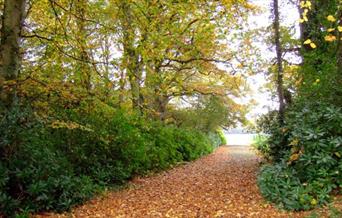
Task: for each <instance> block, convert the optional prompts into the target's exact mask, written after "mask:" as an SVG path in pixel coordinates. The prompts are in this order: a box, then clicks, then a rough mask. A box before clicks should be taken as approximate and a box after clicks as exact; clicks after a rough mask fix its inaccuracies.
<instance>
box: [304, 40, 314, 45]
mask: <svg viewBox="0 0 342 218" xmlns="http://www.w3.org/2000/svg"><path fill="white" fill-rule="evenodd" d="M311 42H312V41H311V39H307V40H306V41H305V42H304V45H308V44H310V43H311Z"/></svg>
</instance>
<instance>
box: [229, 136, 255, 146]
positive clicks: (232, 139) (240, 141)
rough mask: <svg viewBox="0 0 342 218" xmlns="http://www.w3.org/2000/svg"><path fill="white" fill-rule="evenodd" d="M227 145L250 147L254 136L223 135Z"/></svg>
mask: <svg viewBox="0 0 342 218" xmlns="http://www.w3.org/2000/svg"><path fill="white" fill-rule="evenodd" d="M225 136H226V139H227V144H228V145H250V144H251V143H252V142H253V138H254V136H256V134H225Z"/></svg>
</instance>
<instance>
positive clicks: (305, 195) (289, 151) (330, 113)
mask: <svg viewBox="0 0 342 218" xmlns="http://www.w3.org/2000/svg"><path fill="white" fill-rule="evenodd" d="M284 128H285V129H286V135H287V137H288V144H287V148H283V149H282V151H283V153H282V156H281V158H280V159H277V162H276V163H275V164H276V165H275V166H273V167H266V168H265V169H263V171H262V172H261V174H260V175H259V186H260V189H261V191H262V193H263V195H264V196H265V197H266V198H267V199H268V200H270V201H273V202H275V203H277V204H279V205H281V206H282V207H284V208H286V209H292V210H300V209H304V210H305V209H310V208H311V207H313V206H315V205H316V204H324V203H326V202H328V200H329V195H330V194H331V193H332V191H333V190H334V189H337V190H339V189H341V187H342V186H341V183H342V175H341V174H342V173H341V172H342V171H341V170H342V167H341V166H342V160H341V158H342V155H341V154H342V111H341V109H340V108H338V107H335V106H333V105H329V104H323V103H307V104H305V105H297V106H296V107H294V108H292V110H291V111H289V112H288V115H287V123H286V126H285V127H284ZM271 149H272V147H271ZM278 153H279V152H278ZM284 175H287V176H288V177H286V176H284ZM274 179H277V182H275V180H274ZM303 184H305V186H303ZM302 186H303V187H302ZM275 190H276V191H275ZM272 193H273V194H272ZM303 199H304V200H303ZM311 201H312V202H311Z"/></svg>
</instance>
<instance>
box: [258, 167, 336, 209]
mask: <svg viewBox="0 0 342 218" xmlns="http://www.w3.org/2000/svg"><path fill="white" fill-rule="evenodd" d="M258 185H259V188H260V192H261V194H262V195H263V196H264V197H265V198H266V199H267V200H269V201H271V202H273V203H275V204H276V205H277V206H278V207H280V208H282V209H287V210H308V209H311V208H313V207H315V206H317V205H321V204H324V203H327V201H328V200H329V192H330V191H331V190H329V189H326V188H322V187H318V186H316V185H315V184H314V183H305V182H302V181H301V180H300V179H299V175H298V172H296V170H295V169H293V168H291V167H288V166H287V165H286V163H285V164H284V163H279V164H275V165H266V166H264V167H263V168H262V169H261V172H260V175H259V177H258Z"/></svg>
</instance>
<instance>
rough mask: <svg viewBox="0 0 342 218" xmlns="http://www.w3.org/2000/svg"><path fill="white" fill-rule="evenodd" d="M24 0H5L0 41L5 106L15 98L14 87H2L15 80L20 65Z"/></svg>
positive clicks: (0, 88)
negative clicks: (5, 83) (6, 82)
mask: <svg viewBox="0 0 342 218" xmlns="http://www.w3.org/2000/svg"><path fill="white" fill-rule="evenodd" d="M25 3H26V0H5V2H4V11H3V17H2V27H1V42H0V93H1V101H2V102H3V103H4V106H5V107H6V108H9V107H11V106H12V105H13V103H14V102H15V100H16V87H15V86H14V87H11V88H4V82H5V81H10V80H14V81H15V80H17V79H18V75H19V71H20V65H21V63H20V62H21V55H20V45H19V43H20V33H21V29H22V23H23V18H24V13H25Z"/></svg>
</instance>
